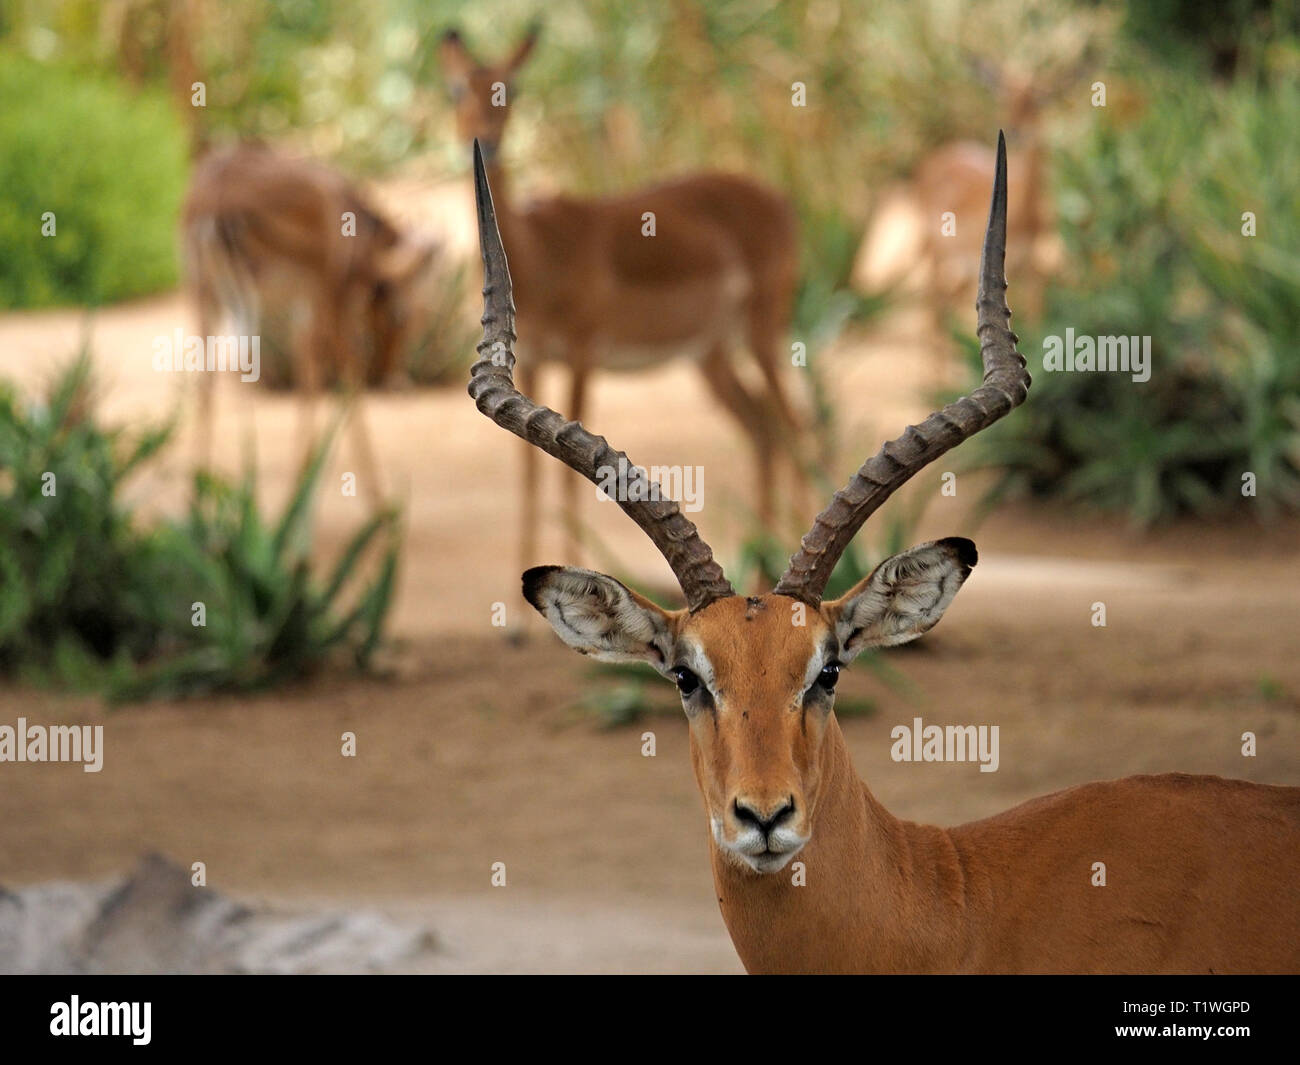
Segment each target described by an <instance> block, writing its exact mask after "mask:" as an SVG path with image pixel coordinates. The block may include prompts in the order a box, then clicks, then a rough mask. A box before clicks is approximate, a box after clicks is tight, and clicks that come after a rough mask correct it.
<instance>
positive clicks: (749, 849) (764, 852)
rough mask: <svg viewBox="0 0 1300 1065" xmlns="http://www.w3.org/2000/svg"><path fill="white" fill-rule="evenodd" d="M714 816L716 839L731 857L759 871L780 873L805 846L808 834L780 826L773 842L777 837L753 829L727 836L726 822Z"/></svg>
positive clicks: (713, 823) (724, 851) (714, 836)
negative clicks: (728, 837)
mask: <svg viewBox="0 0 1300 1065" xmlns="http://www.w3.org/2000/svg"><path fill="white" fill-rule="evenodd" d="M711 820H712V827H713V840H714V842H715V843H716V844H717V845H718V849H719V850H720V851H722V853H723V854H725V855H726V856H727V857H728V858H729V859H730V860H731V861H733V862H735V863H736V864H737V865H742V866H745V867H747V868H749V869H752V870H753V871H754V872H756V873H779V872H780V871H781V870H782V869H784V868H785V867H786V866H787V865H788V864H789V863H790V861H791V859H792V858H794V856H795V855H796V854H798V853H799V852H800V851H801V850H803V848H804V845H805V844H806V843H807V842H808V837H806V836H799V835H797V834H796V833H794V832H792V831H790V830H789V829H786V828H779V829H777V830H776V832H774V833H773V836H775V837H778V838H777V839H776V840H775V842H776V843H777V846H775V847H774V846H773V845H772V844H773V842H774V840H773V838H772V837H767V838H764V837H763V836H762V835H760V834H759V833H758V832H756V831H754V830H752V829H750V830H748V831H744V832H742V833H741V834H740V835H739V836H737V837H736V838H735V839H734V840H730V839H727V837H726V833H725V832H724V831H723V827H722V822H721V821H719V820H717V819H716V818H713V819H711Z"/></svg>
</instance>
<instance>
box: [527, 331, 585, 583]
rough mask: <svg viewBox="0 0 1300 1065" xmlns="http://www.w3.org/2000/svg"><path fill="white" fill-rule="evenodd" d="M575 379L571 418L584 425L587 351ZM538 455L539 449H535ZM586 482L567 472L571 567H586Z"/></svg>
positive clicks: (576, 360)
mask: <svg viewBox="0 0 1300 1065" xmlns="http://www.w3.org/2000/svg"><path fill="white" fill-rule="evenodd" d="M572 363H573V378H572V380H571V381H570V382H569V406H568V412H567V414H566V415H565V416H566V417H567V418H569V419H571V420H573V421H575V422H580V421H582V415H583V408H584V407H585V405H586V402H587V381H588V379H589V377H590V365H589V361H588V359H587V357H586V354H585V352H584V351H575V352H574V353H573V358H572ZM533 450H534V451H536V450H537V449H536V448H533ZM583 483H584V482H583V479H582V478H581V477H580V476H579V475H578V474H576V473H574V472H573V471H572V470H565V471H564V525H565V529H566V532H567V541H566V543H567V551H568V554H567V555H566V556H565V557H566V558H570V559H572V560H573V561H572V563H571V565H575V566H577V565H580V564H581V563H582V538H581V537H580V536H579V535H578V530H579V529H580V528H581V520H582V519H581V514H580V511H581V501H580V500H581V497H580V495H579V490H580V489H581V487H582V485H583Z"/></svg>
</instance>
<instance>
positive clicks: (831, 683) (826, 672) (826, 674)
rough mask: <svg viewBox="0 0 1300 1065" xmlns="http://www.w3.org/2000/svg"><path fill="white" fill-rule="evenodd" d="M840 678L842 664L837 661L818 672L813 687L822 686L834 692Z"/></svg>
mask: <svg viewBox="0 0 1300 1065" xmlns="http://www.w3.org/2000/svg"><path fill="white" fill-rule="evenodd" d="M839 679H840V664H839V663H838V662H835V663H832V664H831V665H829V666H827V667H826V668H825V669H823V670H822V671H821V672H820V673H819V674H817V680H816V681H815V682H814V684H813V687H815V688H821V689H822V690H823V691H828V692H833V691H834V690H835V685H836V683H837V682H838V681H839Z"/></svg>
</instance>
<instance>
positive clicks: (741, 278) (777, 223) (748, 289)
mask: <svg viewBox="0 0 1300 1065" xmlns="http://www.w3.org/2000/svg"><path fill="white" fill-rule="evenodd" d="M536 39H537V34H536V31H535V30H534V31H533V32H532V33H530V34H529V35H528V37H526V38H525V39H524V41H523V42H522V43H521V44H520V45H519V46H518V48H516V49H515V51H514V53H513V54H512V55H511V56H510V57H509V58H508V59H507V60H506V61H505V62H504V63H501V64H499V65H494V66H484V65H481V64H479V63H477V62H476V61H475V60H474V58H473V57H472V56H471V55H470V54H469V52H468V51H467V50H466V48H465V45H464V44H463V42H462V41H461V39H460V36H459V35H458V34H457V33H456V32H455V31H452V32H450V33H448V34H446V36H445V37H444V38H443V40H442V46H441V57H442V66H443V72H444V74H445V75H446V78H447V81H448V83H449V85H450V88H451V94H452V98H453V100H454V101H455V105H456V120H457V125H458V128H459V131H460V133H461V135H462V137H464V139H465V141H466V143H469V141H471V140H477V142H478V143H479V145H480V147H481V150H482V153H483V158H484V161H485V164H486V166H487V170H488V176H489V178H490V179H491V181H492V188H493V189H494V190H495V192H496V200H497V212H498V213H497V218H498V221H499V224H500V227H501V235H502V238H503V239H504V241H505V246H506V247H507V248H508V249H509V251H510V261H511V262H512V263H513V264H514V268H515V270H514V272H515V276H516V278H517V282H518V290H517V292H516V299H517V301H518V309H519V318H520V321H521V322H522V323H523V325H524V331H525V337H526V340H525V341H523V343H524V345H525V349H526V352H525V353H526V354H527V356H528V358H527V360H526V361H525V363H524V365H522V366H521V367H520V368H519V373H520V378H521V383H522V385H523V387H524V390H525V392H527V393H529V394H532V393H534V391H535V382H536V372H537V368H538V367H539V366H540V365H541V364H542V363H543V362H548V361H555V362H560V363H563V364H564V365H565V366H567V368H568V370H569V372H570V386H571V387H570V395H569V410H570V411H571V412H572V415H573V417H574V418H575V419H580V418H581V417H582V413H583V407H584V404H585V401H586V396H587V384H588V380H589V378H590V375H591V372H592V370H594V369H596V368H597V367H601V368H605V369H611V370H625V369H640V368H643V367H646V366H651V365H654V364H657V363H660V362H665V361H667V360H669V359H670V358H675V357H678V356H681V355H683V354H686V355H690V356H691V357H693V358H695V359H697V360H698V362H699V367H700V370H701V372H702V373H703V374H704V379H705V381H706V382H707V384H708V386H709V388H710V390H711V391H712V393H713V395H714V397H715V398H716V399H717V400H718V401H719V402H720V403H721V404H722V405H723V406H724V407H725V408H726V409H727V410H728V411H729V412H730V413H731V415H732V416H733V417H734V418H735V419H736V421H737V422H738V423H739V425H740V428H741V429H742V430H743V431H744V432H745V434H746V435H747V436H748V437H749V439H750V442H751V444H752V445H753V448H754V453H755V458H756V471H755V472H756V475H757V493H756V498H757V510H758V514H759V516H760V518H762V519H763V521H764V522H765V523H768V522H770V521H771V519H772V517H773V514H774V508H775V495H774V488H773V486H774V484H775V479H774V473H775V469H774V467H775V465H776V462H777V460H778V459H779V458H780V457H781V456H783V455H785V456H789V455H793V454H794V447H795V442H796V440H795V438H796V436H797V432H798V429H799V426H800V422H799V419H798V417H797V416H796V415H795V413H794V411H793V408H792V407H791V405H790V403H789V401H788V399H787V397H786V394H785V386H784V384H783V382H782V379H781V370H782V366H783V365H785V359H784V358H783V356H782V352H781V345H782V343H783V341H784V336H785V331H786V328H787V326H788V325H789V321H790V309H791V305H792V303H793V300H794V290H795V282H796V278H797V273H798V260H799V253H798V239H797V233H796V225H795V217H794V211H793V209H792V208H791V207H790V205H789V203H787V202H786V200H785V199H784V198H783V197H781V196H780V195H778V194H777V193H775V192H772V191H771V190H769V189H767V188H765V187H763V186H762V185H758V184H756V183H755V182H753V181H750V180H748V179H746V178H742V177H736V176H734V175H729V174H695V175H691V176H689V177H683V178H679V179H677V180H675V181H668V182H665V183H664V184H661V185H655V186H653V187H650V188H645V189H639V190H637V191H636V192H631V193H626V194H624V195H620V196H614V197H607V198H605V199H574V198H571V197H567V196H560V197H555V198H553V199H546V200H534V201H533V202H531V203H529V204H528V205H527V206H525V207H523V208H522V209H520V208H517V207H515V205H514V204H513V203H512V202H511V200H510V198H509V196H508V195H507V188H508V186H507V182H506V176H505V174H504V173H503V172H502V168H501V163H500V145H501V138H502V135H503V133H504V131H505V125H506V119H507V117H508V115H509V107H508V102H509V98H508V96H507V95H506V94H507V93H508V92H510V91H512V90H511V88H510V84H511V81H512V79H513V78H514V76H515V74H516V72H517V71H518V70H519V68H520V67H521V66H522V65H523V63H524V61H525V60H526V59H527V58H528V55H529V54H530V53H531V52H532V50H533V47H534V45H535V43H536ZM646 212H650V213H652V214H653V215H654V235H653V236H647V235H643V227H644V225H645V221H644V216H645V214H646ZM739 343H743V344H744V345H745V346H747V347H748V348H749V351H750V353H751V354H752V355H753V357H754V359H755V361H756V362H757V363H758V366H759V369H760V370H761V372H762V374H761V379H762V388H761V390H759V391H755V390H754V389H753V388H752V387H751V386H749V385H746V384H745V383H744V382H743V381H742V380H741V376H740V374H739V373H738V372H737V370H736V367H735V365H734V361H733V360H734V358H735V349H736V347H737V345H738V344H739ZM795 466H796V469H795V471H794V472H795V474H796V476H798V475H799V473H800V471H799V470H798V469H797V463H796V464H795ZM576 493H577V481H576V479H575V478H567V479H566V484H565V495H566V501H565V513H566V514H569V515H570V516H572V515H574V514H575V503H576V498H577V496H576ZM537 501H538V471H537V455H536V452H535V451H533V449H532V448H528V449H526V452H525V466H524V482H523V535H522V543H521V546H522V551H523V561H524V562H525V564H528V565H531V564H532V563H534V562H535V561H536V557H535V552H536V538H535V537H536V530H537V526H538V522H537ZM570 544H571V546H572V547H573V548H574V549H575V550H576V542H575V541H574V540H573V538H572V536H571V537H570Z"/></svg>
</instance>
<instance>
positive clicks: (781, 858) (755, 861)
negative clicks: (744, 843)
mask: <svg viewBox="0 0 1300 1065" xmlns="http://www.w3.org/2000/svg"><path fill="white" fill-rule="evenodd" d="M801 850H803V844H802V843H800V844H799V845H798V846H796V847H792V848H791V849H790V850H786V851H774V850H771V849H768V850H765V851H762V852H760V853H759V854H745V853H743V852H741V851H733V852H732V853H733V854H735V855H736V857H737V858H739V859H741V861H743V862H744V863H745V864H746V865H748V866H749V867H750V868H751V869H753V870H754V872H756V873H779V872H780V871H781V870H782V869H784V868H785V867H786V866H787V865H789V864H790V860H791V859H792V858H794V856H795V855H796V854H798V853H799V852H800V851H801Z"/></svg>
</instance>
